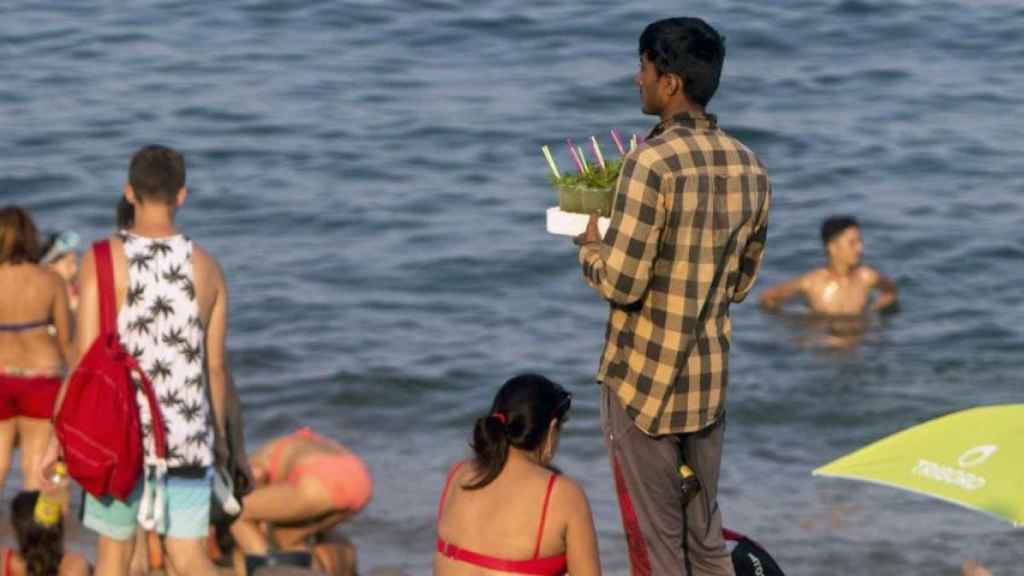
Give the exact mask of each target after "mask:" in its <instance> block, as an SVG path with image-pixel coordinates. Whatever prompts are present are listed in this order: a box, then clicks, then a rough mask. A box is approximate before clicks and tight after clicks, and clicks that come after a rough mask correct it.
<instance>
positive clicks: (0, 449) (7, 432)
mask: <svg viewBox="0 0 1024 576" xmlns="http://www.w3.org/2000/svg"><path fill="white" fill-rule="evenodd" d="M17 437H18V429H17V426H16V425H15V423H14V418H7V419H5V420H0V494H3V491H4V485H6V484H7V474H8V473H9V472H10V471H11V458H12V457H13V456H14V440H15V439H16V438H17ZM25 475H26V478H27V477H28V476H30V475H32V472H26V473H25Z"/></svg>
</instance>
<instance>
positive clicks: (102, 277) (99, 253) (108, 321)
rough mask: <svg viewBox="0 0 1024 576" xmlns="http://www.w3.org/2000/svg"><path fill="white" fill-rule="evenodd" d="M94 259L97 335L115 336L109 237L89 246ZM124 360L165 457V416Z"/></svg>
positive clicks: (141, 376)
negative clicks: (96, 293)
mask: <svg viewBox="0 0 1024 576" xmlns="http://www.w3.org/2000/svg"><path fill="white" fill-rule="evenodd" d="M92 251H93V255H94V259H95V261H96V281H97V283H98V284H99V300H100V335H101V336H105V337H109V336H114V337H117V296H116V293H115V289H114V258H113V256H112V254H111V250H110V240H109V239H104V240H100V241H98V242H95V243H94V244H93V245H92ZM125 361H126V363H127V364H128V366H129V367H130V369H131V371H132V375H134V376H135V378H134V380H135V382H137V383H138V385H139V387H140V388H141V389H142V394H143V396H145V397H146V403H147V404H148V405H149V420H150V422H152V425H153V426H152V427H153V444H154V450H155V452H156V456H157V458H160V459H164V458H166V457H167V438H166V436H165V435H164V419H163V415H162V414H161V413H160V405H159V404H158V403H157V399H156V392H154V391H153V384H152V383H151V382H150V381H149V377H147V376H146V373H145V372H144V371H143V370H142V368H141V367H140V366H139V363H138V361H136V360H135V358H134V357H133V356H131V355H127V358H125Z"/></svg>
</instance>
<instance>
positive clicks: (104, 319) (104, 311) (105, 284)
mask: <svg viewBox="0 0 1024 576" xmlns="http://www.w3.org/2000/svg"><path fill="white" fill-rule="evenodd" d="M92 252H93V255H94V260H95V261H96V281H97V282H98V283H99V296H100V334H101V335H104V336H106V335H109V334H114V333H116V332H117V301H116V297H115V295H114V260H113V258H112V257H111V255H110V240H100V241H99V242H96V243H94V244H93V245H92Z"/></svg>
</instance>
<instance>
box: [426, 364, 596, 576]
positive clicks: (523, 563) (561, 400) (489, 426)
mask: <svg viewBox="0 0 1024 576" xmlns="http://www.w3.org/2000/svg"><path fill="white" fill-rule="evenodd" d="M571 404H572V396H571V395H570V394H569V393H568V392H566V391H565V390H563V389H562V387H561V386H559V385H558V384H555V383H554V382H552V381H551V380H548V379H547V378H545V377H543V376H539V375H535V374H524V375H521V376H516V377H515V378H512V379H511V380H509V381H508V382H506V383H505V385H504V386H502V387H501V389H500V390H499V391H498V395H497V396H496V397H495V398H494V402H493V403H492V404H491V409H490V411H489V412H488V413H487V415H486V416H483V417H481V418H478V419H477V420H476V424H475V426H474V429H473V441H472V444H471V445H472V447H473V453H474V456H473V458H472V459H471V460H467V461H463V462H459V463H457V464H455V465H454V466H452V468H451V470H450V472H449V473H448V480H447V482H446V483H445V486H444V490H443V491H442V492H441V503H440V506H439V508H438V518H437V549H436V550H437V552H436V553H435V554H434V574H435V575H437V576H456V575H463V574H499V573H500V574H551V575H556V574H565V573H566V572H569V573H571V574H572V575H573V576H593V575H600V574H601V565H600V561H599V559H598V550H597V538H596V536H595V535H594V520H593V517H592V516H591V512H590V504H589V502H588V501H587V496H586V494H584V493H583V489H582V488H580V486H579V485H578V484H577V483H576V482H574V481H573V480H571V479H569V478H566V477H565V476H563V475H561V474H560V473H559V472H558V471H557V470H555V469H554V468H552V467H551V460H552V459H553V458H554V457H555V452H556V451H557V450H558V438H559V435H560V434H561V430H562V425H563V424H564V423H565V421H566V420H567V419H568V416H569V408H570V406H571Z"/></svg>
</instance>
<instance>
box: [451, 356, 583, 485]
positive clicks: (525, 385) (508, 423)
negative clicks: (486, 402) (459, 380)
mask: <svg viewBox="0 0 1024 576" xmlns="http://www.w3.org/2000/svg"><path fill="white" fill-rule="evenodd" d="M571 400H572V395H570V394H569V393H568V392H566V391H565V390H564V389H563V388H562V387H561V386H559V385H558V384H555V383H554V382H552V381H551V380H548V379H547V378H545V377H544V376H540V375H539V374H521V375H519V376H516V377H514V378H512V379H510V380H509V381H507V382H505V384H504V385H503V386H502V387H501V390H498V394H497V396H495V397H494V402H493V403H492V404H491V411H490V412H489V413H488V414H487V416H484V417H482V418H477V420H476V426H474V428H473V441H472V443H470V446H472V447H473V452H474V454H475V459H476V468H477V470H478V471H479V474H478V476H477V478H476V479H475V480H474V481H473V482H472V483H471V484H469V485H467V486H465V488H466V489H467V490H477V489H479V488H483V487H484V486H487V485H488V484H490V483H491V482H492V481H493V480H494V479H495V478H497V477H498V474H499V473H501V470H502V468H504V467H505V462H506V460H508V450H509V447H514V448H519V449H520V450H525V451H527V452H531V451H534V450H536V449H537V448H539V447H540V446H541V444H542V443H543V442H544V439H545V438H546V437H547V432H548V426H549V424H550V423H551V421H552V420H557V421H558V425H559V426H561V424H562V422H564V421H565V418H566V415H567V414H568V413H569V407H570V404H571Z"/></svg>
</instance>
